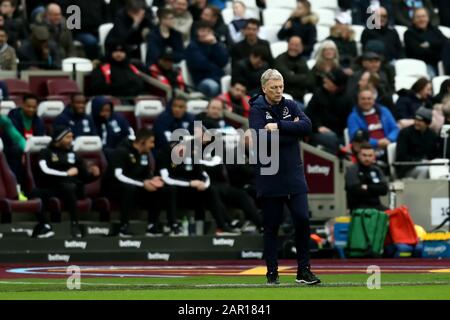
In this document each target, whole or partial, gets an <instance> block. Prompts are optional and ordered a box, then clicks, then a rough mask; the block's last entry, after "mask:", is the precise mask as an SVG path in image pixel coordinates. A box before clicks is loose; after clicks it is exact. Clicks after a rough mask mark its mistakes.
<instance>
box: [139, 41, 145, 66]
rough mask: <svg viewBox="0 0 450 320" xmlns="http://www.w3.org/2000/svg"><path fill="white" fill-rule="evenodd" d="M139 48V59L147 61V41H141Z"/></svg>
mask: <svg viewBox="0 0 450 320" xmlns="http://www.w3.org/2000/svg"><path fill="white" fill-rule="evenodd" d="M139 49H140V50H141V61H144V62H147V43H145V42H142V43H141V45H140V46H139Z"/></svg>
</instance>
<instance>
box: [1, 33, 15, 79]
mask: <svg viewBox="0 0 450 320" xmlns="http://www.w3.org/2000/svg"><path fill="white" fill-rule="evenodd" d="M0 70H13V71H15V70H17V57H16V50H14V48H13V47H11V46H10V45H9V44H8V34H7V33H6V30H5V29H4V28H3V27H0Z"/></svg>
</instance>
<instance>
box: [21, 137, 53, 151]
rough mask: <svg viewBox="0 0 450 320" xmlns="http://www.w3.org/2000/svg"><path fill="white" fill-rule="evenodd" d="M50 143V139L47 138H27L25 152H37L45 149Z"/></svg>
mask: <svg viewBox="0 0 450 320" xmlns="http://www.w3.org/2000/svg"><path fill="white" fill-rule="evenodd" d="M51 141H52V138H51V137H49V136H40V137H35V136H32V137H29V138H28V139H27V142H26V144H25V152H29V153H36V152H39V151H41V150H42V149H44V148H47V146H48V145H49V144H50V142H51Z"/></svg>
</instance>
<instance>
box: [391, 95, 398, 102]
mask: <svg viewBox="0 0 450 320" xmlns="http://www.w3.org/2000/svg"><path fill="white" fill-rule="evenodd" d="M398 98H399V96H398V94H396V93H394V94H393V95H392V101H393V102H394V104H396V103H397V100H398Z"/></svg>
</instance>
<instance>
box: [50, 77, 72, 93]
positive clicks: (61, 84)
mask: <svg viewBox="0 0 450 320" xmlns="http://www.w3.org/2000/svg"><path fill="white" fill-rule="evenodd" d="M47 90H48V95H49V96H53V95H59V96H70V95H72V94H74V93H77V92H80V89H79V88H78V85H77V83H76V82H75V81H73V80H70V79H51V80H47Z"/></svg>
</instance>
